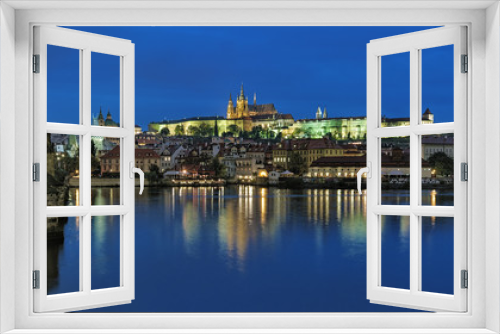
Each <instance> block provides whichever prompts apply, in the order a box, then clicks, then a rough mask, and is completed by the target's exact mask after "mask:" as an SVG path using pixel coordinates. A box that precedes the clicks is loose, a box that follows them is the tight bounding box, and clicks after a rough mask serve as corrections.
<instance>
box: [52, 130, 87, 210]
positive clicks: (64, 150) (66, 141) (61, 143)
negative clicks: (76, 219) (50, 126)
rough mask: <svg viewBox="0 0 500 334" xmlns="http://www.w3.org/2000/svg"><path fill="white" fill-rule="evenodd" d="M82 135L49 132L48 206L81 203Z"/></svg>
mask: <svg viewBox="0 0 500 334" xmlns="http://www.w3.org/2000/svg"><path fill="white" fill-rule="evenodd" d="M79 173H80V136H75V135H65V134H54V133H48V134H47V206H74V205H80V197H79V195H80V191H79V189H80V174H79Z"/></svg>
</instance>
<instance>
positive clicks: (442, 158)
mask: <svg viewBox="0 0 500 334" xmlns="http://www.w3.org/2000/svg"><path fill="white" fill-rule="evenodd" d="M427 161H428V162H429V165H431V167H432V168H434V169H435V170H436V172H437V174H440V175H444V176H450V175H453V159H452V158H450V157H449V156H447V155H446V153H444V152H436V153H434V154H433V155H431V156H430V157H429V159H427Z"/></svg>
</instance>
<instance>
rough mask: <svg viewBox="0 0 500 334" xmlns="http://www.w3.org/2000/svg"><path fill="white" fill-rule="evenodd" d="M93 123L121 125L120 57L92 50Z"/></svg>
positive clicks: (97, 124)
mask: <svg viewBox="0 0 500 334" xmlns="http://www.w3.org/2000/svg"><path fill="white" fill-rule="evenodd" d="M91 59H92V112H93V115H92V125H96V126H112V127H116V126H120V57H118V56H112V55H107V54H103V53H98V52H92V56H91Z"/></svg>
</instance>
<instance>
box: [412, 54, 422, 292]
mask: <svg viewBox="0 0 500 334" xmlns="http://www.w3.org/2000/svg"><path fill="white" fill-rule="evenodd" d="M419 100H420V57H419V50H418V49H411V50H410V208H411V214H410V291H411V292H412V293H416V292H417V291H418V289H419V286H420V276H421V275H420V269H421V268H420V257H421V254H420V233H419V221H420V218H419V217H418V216H417V215H416V214H415V213H414V212H413V209H415V208H416V207H417V206H418V204H419V202H420V200H419V199H420V182H421V181H420V172H419V170H420V168H419V166H420V164H421V163H420V160H421V159H420V150H419V149H418V147H419V145H418V142H419V137H418V135H417V134H415V132H414V129H415V127H417V126H418V124H419V123H420V120H419V118H420V112H419V111H420V105H419V104H420V103H419Z"/></svg>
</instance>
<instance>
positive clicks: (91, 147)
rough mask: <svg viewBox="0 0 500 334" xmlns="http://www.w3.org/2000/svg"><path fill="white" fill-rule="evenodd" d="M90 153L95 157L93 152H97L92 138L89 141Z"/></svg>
mask: <svg viewBox="0 0 500 334" xmlns="http://www.w3.org/2000/svg"><path fill="white" fill-rule="evenodd" d="M90 153H91V154H92V156H93V157H95V154H96V153H97V148H96V147H95V143H94V140H91V141H90Z"/></svg>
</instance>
